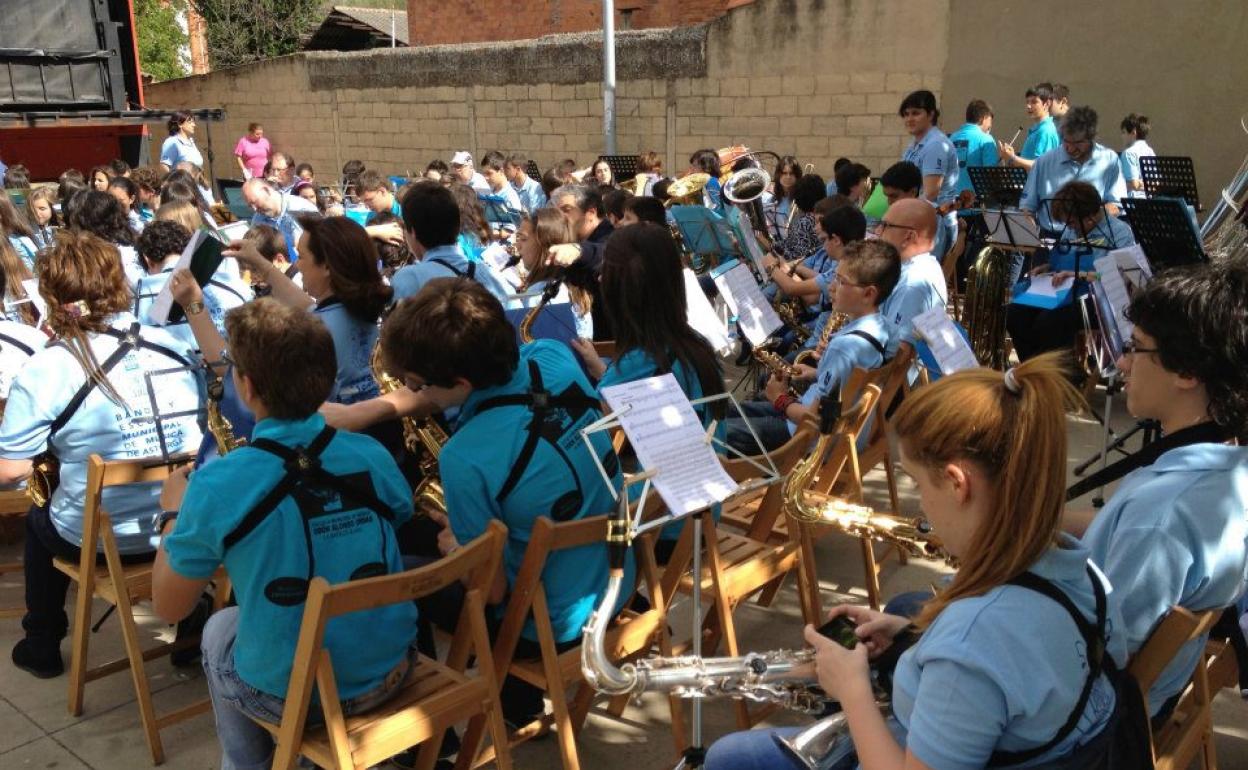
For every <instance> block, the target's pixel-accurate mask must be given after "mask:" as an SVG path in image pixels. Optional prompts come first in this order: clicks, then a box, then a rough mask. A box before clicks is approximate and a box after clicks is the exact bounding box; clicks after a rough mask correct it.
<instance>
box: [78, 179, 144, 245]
mask: <svg viewBox="0 0 1248 770" xmlns="http://www.w3.org/2000/svg"><path fill="white" fill-rule="evenodd" d="M76 200H77V199H76ZM69 226H70V227H73V228H76V229H78V230H85V231H86V232H89V233H94V234H95V235H98V236H100V237H101V238H103V239H104V240H106V241H108V242H109V243H114V244H120V245H122V246H133V245H134V231H133V230H131V229H130V222H129V221H128V220H127V219H126V209H125V208H124V207H123V206H122V205H121V202H120V201H118V200H117V199H116V198H114V197H113V196H111V195H109V194H108V193H106V192H100V191H99V190H86V191H84V192H83V193H82V196H81V200H80V201H78V202H77V205H76V206H75V207H74V209H73V210H72V211H71V212H70V214H69Z"/></svg>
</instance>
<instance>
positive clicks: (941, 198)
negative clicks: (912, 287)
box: [897, 91, 959, 261]
mask: <svg viewBox="0 0 1248 770" xmlns="http://www.w3.org/2000/svg"><path fill="white" fill-rule="evenodd" d="M897 114H898V115H900V116H901V119H902V121H903V122H904V123H905V126H906V133H908V134H910V136H912V137H914V141H913V142H912V143H911V144H910V146H909V147H907V148H906V151H905V152H904V153H902V156H901V159H902V160H908V161H910V162H911V163H913V164H914V165H916V166H918V167H919V171H920V172H921V173H922V174H923V191H922V194H921V195H920V197H921V198H923V200H925V201H927V202H928V203H930V204H932V205H933V206H935V207H936V208H937V210H938V211H939V212H940V215H941V220H940V229H939V230H938V231H937V233H936V242H935V244H934V245H933V246H932V254H933V256H935V257H936V260H937V261H940V260H941V259H943V258H944V256H945V251H947V250H948V249H949V248H950V247H951V246H953V241H954V239H956V238H957V236H958V217H957V213H956V212H955V211H954V210H953V206H954V201H955V199H956V198H957V196H958V177H959V169H958V153H957V151H956V150H954V148H953V143H952V142H950V141H949V137H947V136H945V132H943V131H941V130H940V128H939V127H937V125H936V124H937V123H938V122H939V121H940V110H938V109H937V108H936V96H935V94H933V93H932V92H931V91H915V92H913V93H911V94H910V95H908V96H907V97H906V98H905V99H903V100H902V102H901V107H900V108H898V110H897Z"/></svg>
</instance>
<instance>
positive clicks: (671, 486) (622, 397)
mask: <svg viewBox="0 0 1248 770" xmlns="http://www.w3.org/2000/svg"><path fill="white" fill-rule="evenodd" d="M601 394H602V398H603V400H604V401H606V402H607V405H608V406H610V407H611V410H612V411H613V412H616V413H617V414H618V416H619V420H620V426H621V427H623V429H624V433H625V435H627V436H628V440H629V442H631V443H632V445H633V450H634V451H635V452H636V453H637V460H638V462H639V463H641V467H642V468H644V469H645V470H647V471H657V474H656V475H655V477H654V479H653V484H654V489H655V491H656V492H658V493H659V497H661V498H663V502H664V503H665V504H666V505H667V508H668V510H669V511H671V512H672V513H694V512H696V511H700V510H703V509H705V508H706V507H707V506H710V505H713V504H714V503H720V502H723V501H724V500H725V499H727V498H728V496H729V495H731V494H732V493H733V492H735V491H736V489H737V483H736V482H735V481H733V480H732V477H731V476H729V475H728V472H727V471H726V470H724V466H723V465H722V464H721V463H720V461H719V457H718V456H717V455H716V454H715V449H714V447H713V446H712V445H711V443H710V442H709V441H708V440H707V438H706V431H705V430H704V429H703V427H702V421H701V420H699V419H698V415H697V413H696V412H694V410H693V404H691V403H689V399H688V398H686V397H685V394H684V392H683V391H682V390H681V389H680V384H679V383H677V382H676V378H675V377H674V376H672V374H671V373H670V372H669V373H668V374H664V375H662V376H659V377H649V378H647V379H644V380H637V381H635V382H626V383H624V384H622V385H612V386H610V387H606V388H603V389H602V390H601Z"/></svg>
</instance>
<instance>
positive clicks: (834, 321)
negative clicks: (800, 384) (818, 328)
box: [793, 310, 849, 365]
mask: <svg viewBox="0 0 1248 770" xmlns="http://www.w3.org/2000/svg"><path fill="white" fill-rule="evenodd" d="M847 323H849V316H848V315H846V314H845V313H840V312H837V311H835V310H833V311H832V315H831V317H829V318H828V322H827V323H825V324H824V325H823V331H822V332H820V333H819V341H818V342H817V343H815V347H814V349H813V350H803V351H802V352H800V353H798V354H797V356H796V357H795V358H794V359H793V364H794V365H797V364H804V363H806V362H807V361H809V360H810V359H812V358H817V357H819V356H822V355H823V351H825V350H827V349H828V343H829V342H831V341H832V335H834V334H836V333H837V332H839V331H840V330H841V329H843V328H844V327H845V324H847Z"/></svg>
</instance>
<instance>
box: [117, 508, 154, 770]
mask: <svg viewBox="0 0 1248 770" xmlns="http://www.w3.org/2000/svg"><path fill="white" fill-rule="evenodd" d="M105 526H106V527H109V529H108V530H107V531H105V532H104V533H103V535H104V542H105V546H104V559H105V561H106V562H107V563H108V572H109V579H110V580H112V582H113V590H114V591H115V592H116V593H117V616H118V620H119V621H120V624H121V636H122V640H123V641H124V642H125V645H126V657H127V658H128V659H129V660H130V679H131V680H132V681H133V682H134V694H135V698H136V699H137V700H138V702H139V720H140V721H141V722H142V723H143V734H144V737H146V738H147V748H148V750H149V751H151V753H152V764H156V765H159V764H162V763H163V762H164V761H165V749H164V746H162V745H161V742H160V729H159V728H158V727H157V726H156V708H155V706H153V705H152V690H151V687H150V686H149V685H148V681H147V669H146V668H145V667H144V665H143V648H142V647H141V646H140V644H139V630H138V627H137V626H136V625H135V623H134V605H132V604H131V603H130V592H129V589H127V587H126V584H125V578H124V575H125V573H124V572H123V571H122V565H121V557H120V556H119V555H118V554H117V550H116V546H115V545H113V544H111V543H110V541H111V540H112V529H111V525H109V524H107V523H105ZM110 545H111V546H112V547H110Z"/></svg>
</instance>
